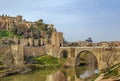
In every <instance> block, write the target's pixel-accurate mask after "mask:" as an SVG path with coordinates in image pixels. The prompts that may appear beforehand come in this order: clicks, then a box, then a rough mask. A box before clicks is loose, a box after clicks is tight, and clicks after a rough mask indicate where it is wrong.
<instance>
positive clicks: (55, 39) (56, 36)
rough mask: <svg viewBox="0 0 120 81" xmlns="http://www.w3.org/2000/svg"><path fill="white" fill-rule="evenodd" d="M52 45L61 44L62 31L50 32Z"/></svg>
mask: <svg viewBox="0 0 120 81" xmlns="http://www.w3.org/2000/svg"><path fill="white" fill-rule="evenodd" d="M51 41H52V45H53V46H57V47H61V46H63V33H62V32H53V33H52V38H51Z"/></svg>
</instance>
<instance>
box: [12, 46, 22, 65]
mask: <svg viewBox="0 0 120 81" xmlns="http://www.w3.org/2000/svg"><path fill="white" fill-rule="evenodd" d="M11 52H12V54H13V56H14V65H15V66H17V67H20V66H22V65H24V52H23V46H21V45H12V46H11Z"/></svg>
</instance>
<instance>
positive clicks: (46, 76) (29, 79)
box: [0, 66, 98, 81]
mask: <svg viewBox="0 0 120 81" xmlns="http://www.w3.org/2000/svg"><path fill="white" fill-rule="evenodd" d="M87 68H88V67H87ZM88 69H89V68H88ZM88 69H86V67H83V66H81V67H78V68H67V69H65V68H60V69H50V68H49V69H48V68H44V69H42V70H37V71H33V72H30V73H27V74H23V75H12V76H8V77H4V78H1V79H0V81H84V79H86V78H88V77H90V76H92V75H94V74H96V73H98V70H97V69H89V70H88ZM88 80H89V79H88ZM88 80H85V81H88Z"/></svg>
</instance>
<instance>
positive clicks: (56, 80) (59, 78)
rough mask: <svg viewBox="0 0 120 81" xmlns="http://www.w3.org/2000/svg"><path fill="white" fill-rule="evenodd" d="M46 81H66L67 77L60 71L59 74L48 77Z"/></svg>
mask: <svg viewBox="0 0 120 81" xmlns="http://www.w3.org/2000/svg"><path fill="white" fill-rule="evenodd" d="M46 81H66V77H65V75H64V74H63V73H62V72H61V71H60V70H58V71H57V72H55V73H53V74H50V75H48V76H47V78H46Z"/></svg>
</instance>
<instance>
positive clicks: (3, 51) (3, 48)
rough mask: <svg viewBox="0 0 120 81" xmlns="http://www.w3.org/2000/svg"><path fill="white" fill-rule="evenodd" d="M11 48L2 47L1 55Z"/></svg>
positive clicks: (0, 49)
mask: <svg viewBox="0 0 120 81" xmlns="http://www.w3.org/2000/svg"><path fill="white" fill-rule="evenodd" d="M9 50H10V47H0V56H1V55H3V54H5V53H6V52H7V51H9Z"/></svg>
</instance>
